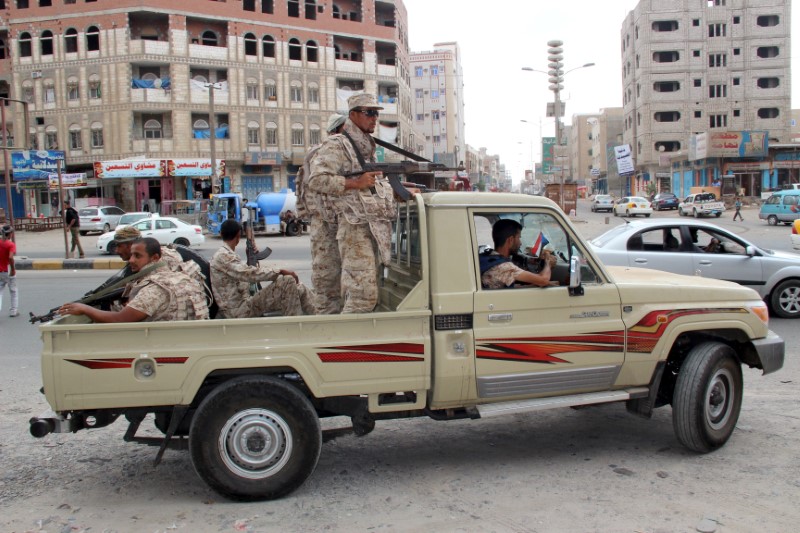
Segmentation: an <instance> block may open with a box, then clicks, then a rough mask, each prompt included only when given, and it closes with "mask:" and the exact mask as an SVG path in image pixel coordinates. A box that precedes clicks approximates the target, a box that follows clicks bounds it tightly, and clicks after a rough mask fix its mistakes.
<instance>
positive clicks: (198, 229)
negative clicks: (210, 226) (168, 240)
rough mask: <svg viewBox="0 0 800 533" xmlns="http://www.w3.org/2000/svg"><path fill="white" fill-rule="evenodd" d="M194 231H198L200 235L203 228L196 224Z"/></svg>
mask: <svg viewBox="0 0 800 533" xmlns="http://www.w3.org/2000/svg"><path fill="white" fill-rule="evenodd" d="M194 232H195V233H197V234H198V235H200V234H201V233H203V228H198V227H197V226H195V227H194Z"/></svg>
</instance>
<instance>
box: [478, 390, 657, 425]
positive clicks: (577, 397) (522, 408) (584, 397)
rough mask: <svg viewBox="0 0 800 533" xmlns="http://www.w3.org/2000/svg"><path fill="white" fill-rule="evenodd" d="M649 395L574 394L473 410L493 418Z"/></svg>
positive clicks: (640, 392) (627, 392) (631, 392)
mask: <svg viewBox="0 0 800 533" xmlns="http://www.w3.org/2000/svg"><path fill="white" fill-rule="evenodd" d="M649 393H650V389H648V388H647V387H635V388H632V389H626V390H618V391H604V392H589V393H586V394H574V395H572V396H554V397H550V398H533V399H530V400H519V401H513V402H502V403H490V404H486V405H476V406H475V409H476V410H477V411H478V414H479V415H480V417H481V418H490V417H493V416H501V415H513V414H517V413H528V412H530V411H544V410H545V409H556V408H558V407H574V406H576V405H592V404H597V403H610V402H624V401H626V400H630V399H632V398H641V397H644V396H647V395H648V394H649Z"/></svg>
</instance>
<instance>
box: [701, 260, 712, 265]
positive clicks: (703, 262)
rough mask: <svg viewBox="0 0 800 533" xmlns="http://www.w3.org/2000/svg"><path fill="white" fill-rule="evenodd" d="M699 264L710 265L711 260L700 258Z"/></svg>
mask: <svg viewBox="0 0 800 533" xmlns="http://www.w3.org/2000/svg"><path fill="white" fill-rule="evenodd" d="M700 264H701V265H711V264H712V262H711V261H710V260H708V259H701V260H700Z"/></svg>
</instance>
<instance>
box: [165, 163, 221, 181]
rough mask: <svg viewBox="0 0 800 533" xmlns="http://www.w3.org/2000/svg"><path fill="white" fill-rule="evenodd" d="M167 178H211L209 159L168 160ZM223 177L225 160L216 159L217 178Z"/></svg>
mask: <svg viewBox="0 0 800 533" xmlns="http://www.w3.org/2000/svg"><path fill="white" fill-rule="evenodd" d="M167 174H168V175H169V176H175V177H180V176H191V177H195V176H211V160H210V159H168V160H167ZM224 175H225V160H223V159H217V176H224Z"/></svg>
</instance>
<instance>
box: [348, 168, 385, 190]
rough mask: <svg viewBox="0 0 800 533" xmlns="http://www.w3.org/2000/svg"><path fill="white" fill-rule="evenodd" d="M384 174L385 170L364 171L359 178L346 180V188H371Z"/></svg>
mask: <svg viewBox="0 0 800 533" xmlns="http://www.w3.org/2000/svg"><path fill="white" fill-rule="evenodd" d="M382 175H383V172H364V173H363V174H361V175H360V176H359V177H357V178H353V179H349V180H345V182H344V188H345V189H369V188H370V187H374V186H375V181H376V180H377V179H378V178H379V177H381V176H382Z"/></svg>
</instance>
